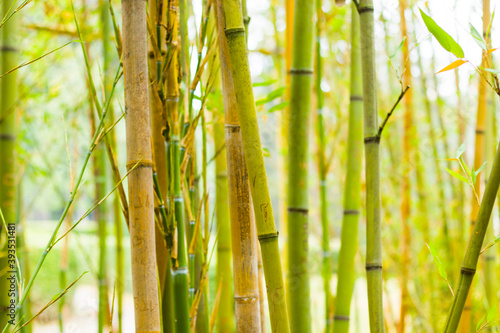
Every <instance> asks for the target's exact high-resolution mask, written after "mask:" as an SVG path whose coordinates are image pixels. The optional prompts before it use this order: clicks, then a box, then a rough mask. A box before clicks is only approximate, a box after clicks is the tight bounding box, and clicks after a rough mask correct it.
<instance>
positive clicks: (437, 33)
mask: <svg viewBox="0 0 500 333" xmlns="http://www.w3.org/2000/svg"><path fill="white" fill-rule="evenodd" d="M419 10H420V15H422V19H423V20H424V23H425V26H426V27H427V29H428V30H429V32H430V33H431V34H432V35H433V36H434V37H435V38H436V39H437V41H438V42H439V44H441V46H442V47H443V48H444V49H445V50H446V51H448V52H451V53H453V54H454V55H455V56H456V57H457V58H463V57H464V51H463V50H462V47H460V45H458V43H457V42H455V40H454V39H453V38H452V37H451V36H450V35H448V33H447V32H446V31H444V30H443V29H442V28H441V27H440V26H439V25H437V23H436V22H435V21H434V20H433V19H432V18H430V17H429V16H428V15H427V14H425V13H424V12H423V11H422V10H421V9H419Z"/></svg>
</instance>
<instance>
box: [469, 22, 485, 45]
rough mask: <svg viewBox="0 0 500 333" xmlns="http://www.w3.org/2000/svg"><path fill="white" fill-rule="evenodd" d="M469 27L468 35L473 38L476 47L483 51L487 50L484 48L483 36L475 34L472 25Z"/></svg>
mask: <svg viewBox="0 0 500 333" xmlns="http://www.w3.org/2000/svg"><path fill="white" fill-rule="evenodd" d="M469 25H470V34H471V35H472V37H474V40H475V41H476V43H477V45H479V46H480V47H481V48H482V49H483V50H487V49H488V47H487V46H486V41H485V40H484V38H483V36H481V34H480V33H479V32H477V30H476V28H474V26H473V25H472V23H470V24H469Z"/></svg>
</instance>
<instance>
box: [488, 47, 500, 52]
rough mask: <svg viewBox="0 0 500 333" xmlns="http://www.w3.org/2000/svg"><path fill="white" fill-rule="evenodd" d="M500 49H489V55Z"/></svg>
mask: <svg viewBox="0 0 500 333" xmlns="http://www.w3.org/2000/svg"><path fill="white" fill-rule="evenodd" d="M498 49H500V47H495V48H494V49H489V50H488V53H492V52H495V51H496V50H498Z"/></svg>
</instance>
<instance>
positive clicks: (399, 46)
mask: <svg viewBox="0 0 500 333" xmlns="http://www.w3.org/2000/svg"><path fill="white" fill-rule="evenodd" d="M405 40H406V36H405V38H403V40H402V41H401V43H399V45H398V47H397V48H396V50H394V52H393V53H392V54H391V55H390V56H389V59H392V58H394V57H395V56H396V54H398V53H399V51H401V49H402V48H403V45H404V43H405Z"/></svg>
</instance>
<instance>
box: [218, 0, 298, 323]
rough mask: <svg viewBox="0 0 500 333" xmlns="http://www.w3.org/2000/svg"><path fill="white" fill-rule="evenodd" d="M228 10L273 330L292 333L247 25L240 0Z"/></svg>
mask: <svg viewBox="0 0 500 333" xmlns="http://www.w3.org/2000/svg"><path fill="white" fill-rule="evenodd" d="M223 4H224V13H225V22H226V25H225V27H226V29H225V34H226V38H227V43H228V49H229V56H230V63H231V74H232V78H233V84H234V90H235V95H236V103H237V107H238V116H239V119H240V125H241V137H242V144H243V151H244V155H245V162H246V166H247V170H248V179H249V182H250V190H251V194H252V200H253V206H254V213H255V220H256V226H257V235H258V239H259V242H260V246H261V250H262V262H263V265H264V274H265V278H266V286H267V298H268V302H269V313H270V318H271V327H272V330H273V332H280V333H281V332H285V333H286V332H289V330H290V328H289V324H288V314H287V307H286V299H285V290H284V283H283V273H282V270H281V259H280V256H279V246H278V233H277V230H276V226H275V223H274V216H273V210H272V205H271V200H270V196H269V188H268V186H267V174H266V169H265V165H264V156H263V154H262V145H261V143H260V134H259V128H258V122H257V114H256V111H255V100H254V96H253V89H252V80H251V77H250V68H249V64H248V57H247V48H246V40H245V27H244V25H243V18H242V14H241V2H240V1H239V0H224V1H223Z"/></svg>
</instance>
